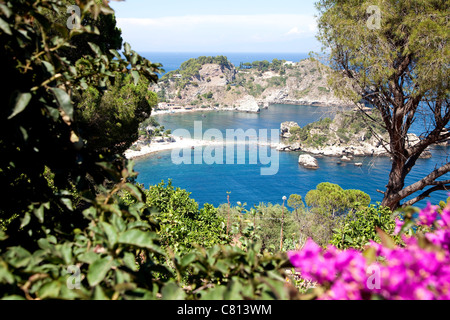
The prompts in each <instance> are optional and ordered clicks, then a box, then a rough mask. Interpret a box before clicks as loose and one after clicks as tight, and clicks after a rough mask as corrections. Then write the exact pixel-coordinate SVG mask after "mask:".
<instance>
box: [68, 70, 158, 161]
mask: <svg viewBox="0 0 450 320" xmlns="http://www.w3.org/2000/svg"><path fill="white" fill-rule="evenodd" d="M114 76H115V77H114V81H110V80H108V81H107V83H106V84H107V86H108V90H107V91H106V92H105V93H103V94H100V92H99V90H98V89H96V88H94V87H89V88H88V89H87V90H84V91H83V92H82V93H81V94H75V96H74V99H73V100H74V102H75V109H76V110H75V115H76V118H77V122H78V127H79V130H80V131H81V132H82V133H83V136H85V137H87V138H86V140H87V145H88V147H89V148H92V149H94V150H96V151H99V152H105V151H111V152H112V153H118V154H121V153H123V152H124V151H125V150H127V149H128V148H129V147H130V146H131V144H132V143H133V142H135V141H136V140H137V139H138V128H139V124H140V123H141V122H143V121H144V120H145V119H147V118H148V117H149V116H150V113H151V110H152V107H154V106H155V105H156V104H157V97H156V94H155V93H153V92H151V91H149V90H148V86H149V82H148V81H147V80H144V79H142V78H141V79H140V80H139V82H138V84H137V85H135V83H134V79H133V77H132V75H122V74H120V73H115V74H114Z"/></svg>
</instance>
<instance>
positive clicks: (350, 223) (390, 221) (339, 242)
mask: <svg viewBox="0 0 450 320" xmlns="http://www.w3.org/2000/svg"><path fill="white" fill-rule="evenodd" d="M395 227H396V223H395V218H394V216H393V213H392V211H391V210H390V209H389V208H386V207H375V206H370V207H368V208H365V209H362V210H359V211H356V212H354V213H353V212H351V213H349V214H348V215H347V216H346V217H345V221H344V222H343V226H342V227H340V228H338V229H336V230H334V233H333V239H332V240H331V241H330V243H331V244H332V245H334V246H335V247H336V248H338V249H348V248H354V249H363V248H364V247H365V246H366V245H368V244H369V243H370V241H375V242H378V243H379V242H380V241H381V239H380V237H379V236H378V233H377V231H376V230H377V228H379V229H381V230H383V231H384V232H386V233H387V234H388V235H390V236H394V231H395ZM394 240H395V241H396V243H397V244H401V239H400V237H398V236H395V237H394Z"/></svg>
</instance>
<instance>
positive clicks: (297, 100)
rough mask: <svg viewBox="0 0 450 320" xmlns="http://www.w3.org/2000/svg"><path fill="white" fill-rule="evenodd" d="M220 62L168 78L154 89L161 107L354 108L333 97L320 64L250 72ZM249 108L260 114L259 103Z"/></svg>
mask: <svg viewBox="0 0 450 320" xmlns="http://www.w3.org/2000/svg"><path fill="white" fill-rule="evenodd" d="M206 58H208V59H206ZM221 58H224V59H225V60H223V59H220V60H218V62H216V61H215V60H214V57H200V58H198V59H191V60H192V61H191V60H189V61H188V62H189V63H188V64H186V63H185V64H183V65H182V68H180V69H179V70H176V71H173V72H170V73H168V74H166V75H165V76H164V77H162V79H161V80H160V82H159V83H158V84H157V85H155V86H153V87H152V88H151V89H152V90H153V91H155V92H156V93H157V94H158V97H159V101H160V102H166V103H171V104H175V105H180V106H191V107H202V106H204V107H217V108H221V107H226V108H230V107H231V108H237V109H239V108H240V105H241V104H242V101H250V100H251V99H250V98H249V96H251V97H253V98H254V100H255V102H256V103H257V104H258V105H259V106H260V107H267V106H268V105H270V104H299V105H316V106H352V103H351V102H350V101H343V100H341V99H338V98H337V97H336V96H335V95H334V93H333V91H332V90H331V89H330V88H329V86H328V84H327V81H328V77H329V74H330V70H329V68H328V67H326V66H324V65H323V64H321V63H320V62H318V61H316V60H313V59H305V60H302V61H300V62H296V63H288V62H286V61H278V63H277V64H275V63H269V64H268V65H267V64H265V65H264V67H252V68H248V69H245V68H236V67H235V66H234V65H233V64H231V63H229V62H228V61H227V60H226V58H225V57H221ZM204 62H212V63H204ZM252 104H253V103H252ZM241 109H242V108H241ZM244 109H246V108H244ZM250 109H252V110H255V109H256V108H255V107H254V104H253V106H252V107H251V108H250ZM245 111H247V110H245ZM251 112H254V111H251Z"/></svg>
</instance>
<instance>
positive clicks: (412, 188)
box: [396, 162, 450, 200]
mask: <svg viewBox="0 0 450 320" xmlns="http://www.w3.org/2000/svg"><path fill="white" fill-rule="evenodd" d="M448 172H450V162H447V163H446V164H444V165H443V166H442V167H440V168H438V169H436V170H434V171H433V172H431V173H430V174H429V175H427V176H426V177H425V178H423V179H421V180H419V181H417V182H416V183H413V184H411V185H409V186H408V187H406V188H403V190H401V191H400V192H398V194H397V197H396V198H398V200H401V199H404V198H406V197H408V196H410V195H411V194H413V193H415V192H417V191H419V190H422V189H423V188H425V187H426V186H429V185H437V184H439V183H440V182H439V181H436V179H437V178H439V177H441V176H443V175H444V174H446V173H448ZM444 182H445V181H444ZM438 186H439V185H437V186H436V187H438Z"/></svg>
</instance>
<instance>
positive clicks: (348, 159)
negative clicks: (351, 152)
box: [341, 156, 351, 161]
mask: <svg viewBox="0 0 450 320" xmlns="http://www.w3.org/2000/svg"><path fill="white" fill-rule="evenodd" d="M341 160H342V161H350V160H351V159H350V158H349V157H347V156H343V157H342V158H341Z"/></svg>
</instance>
